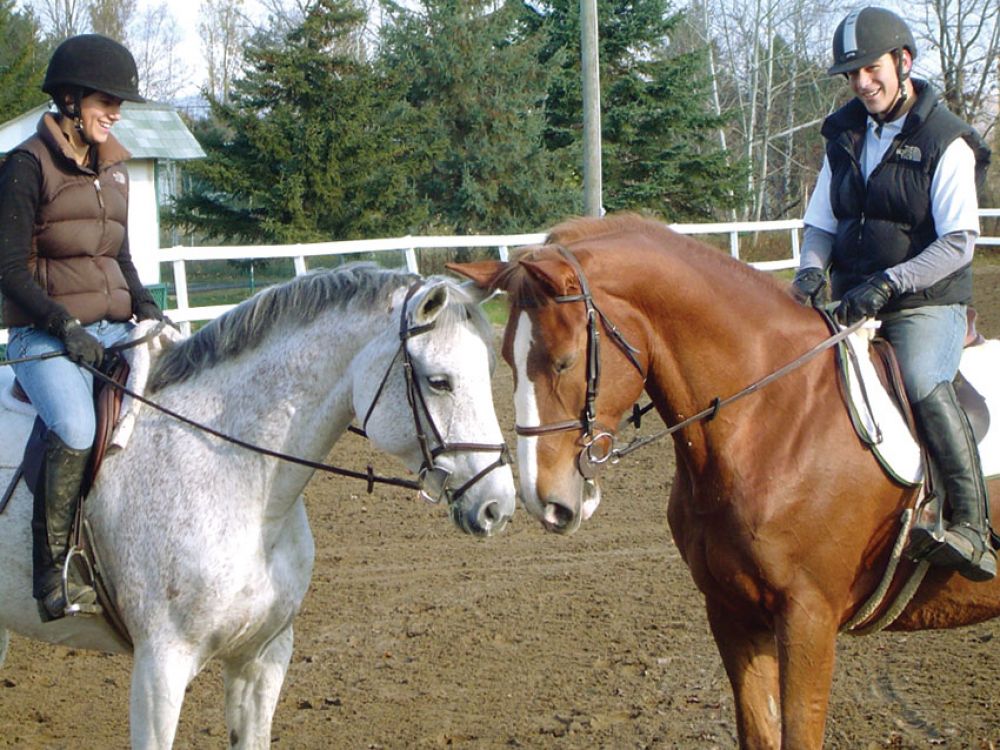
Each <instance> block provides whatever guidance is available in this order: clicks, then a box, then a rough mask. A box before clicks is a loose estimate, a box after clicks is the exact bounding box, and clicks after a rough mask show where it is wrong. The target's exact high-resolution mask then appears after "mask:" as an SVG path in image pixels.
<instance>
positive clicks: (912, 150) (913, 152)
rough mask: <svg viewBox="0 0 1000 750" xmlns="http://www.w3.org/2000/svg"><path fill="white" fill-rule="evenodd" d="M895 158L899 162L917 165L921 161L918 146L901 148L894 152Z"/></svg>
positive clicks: (921, 156)
mask: <svg viewBox="0 0 1000 750" xmlns="http://www.w3.org/2000/svg"><path fill="white" fill-rule="evenodd" d="M896 156H897V157H898V158H899V160H900V161H912V162H917V163H918V164H919V163H920V161H921V159H923V154H922V153H921V152H920V148H919V147H918V146H903V147H902V148H901V149H899V151H897V152H896Z"/></svg>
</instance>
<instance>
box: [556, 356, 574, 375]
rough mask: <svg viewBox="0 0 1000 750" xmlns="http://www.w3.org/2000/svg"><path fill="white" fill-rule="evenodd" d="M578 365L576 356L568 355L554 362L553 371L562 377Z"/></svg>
mask: <svg viewBox="0 0 1000 750" xmlns="http://www.w3.org/2000/svg"><path fill="white" fill-rule="evenodd" d="M575 363H576V354H575V353H573V354H566V355H564V356H562V357H556V358H555V359H553V360H552V370H553V371H554V372H555V374H556V375H562V374H563V373H564V372H566V371H567V370H568V369H570V368H571V367H572V366H573V365H574V364H575Z"/></svg>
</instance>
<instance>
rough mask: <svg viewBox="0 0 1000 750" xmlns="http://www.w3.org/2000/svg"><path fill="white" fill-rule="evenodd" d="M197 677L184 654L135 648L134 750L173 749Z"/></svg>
mask: <svg viewBox="0 0 1000 750" xmlns="http://www.w3.org/2000/svg"><path fill="white" fill-rule="evenodd" d="M195 673H196V666H195V662H194V659H193V657H192V656H191V655H190V654H188V653H186V652H184V651H180V650H177V649H170V648H156V647H155V646H154V645H151V644H149V643H148V642H147V643H141V644H140V643H137V644H135V655H134V659H133V666H132V688H131V693H130V696H129V722H130V724H131V737H132V750H159V749H160V748H163V749H164V750H166V749H167V748H170V747H172V746H173V743H174V735H175V734H176V733H177V721H178V720H179V719H180V715H181V704H182V703H183V702H184V691H185V690H186V689H187V686H188V683H189V682H190V681H191V679H192V678H193V677H194V675H195Z"/></svg>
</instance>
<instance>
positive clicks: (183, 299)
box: [0, 208, 1000, 343]
mask: <svg viewBox="0 0 1000 750" xmlns="http://www.w3.org/2000/svg"><path fill="white" fill-rule="evenodd" d="M979 215H980V217H981V218H1000V208H987V209H980V211H979ZM802 226H803V224H802V220H801V219H786V220H783V221H741V222H725V223H716V224H671V225H670V227H671V228H672V229H674V230H676V231H678V232H680V233H681V234H690V235H723V236H728V239H729V254H730V255H732V256H733V257H734V258H736V259H738V260H739V259H740V240H741V238H742V237H744V236H746V235H757V234H761V233H765V232H786V233H787V234H788V236H789V247H790V251H791V255H790V257H787V258H781V259H778V260H765V261H755V262H751V263H750V265H752V266H754V267H755V268H759V269H761V270H765V271H778V270H782V269H789V268H795V267H796V266H798V264H799V233H800V232H801V230H802ZM544 239H545V235H544V234H503V235H472V236H466V237H412V236H406V237H395V238H389V239H376V240H346V241H339V242H317V243H308V244H295V245H249V246H248V245H241V246H230V245H226V246H201V247H187V246H176V247H171V248H164V249H162V250H160V252H159V254H158V258H159V261H160V263H170V264H172V266H173V273H174V294H175V297H176V305H175V306H174V307H172V308H170V309H169V310H168V311H167V312H168V314H169V315H170V317H171V318H172V319H173V320H174V321H175V322H177V323H179V324H181V326H182V328H184V329H185V332H187V331H189V330H190V324H191V323H192V322H196V321H203V320H211V319H212V318H215V317H217V316H219V315H221V314H222V313H224V312H226V311H227V310H229V309H231V308H232V307H234V306H235V305H207V306H201V307H192V306H191V303H190V295H189V290H188V282H187V264H188V263H192V262H199V261H210V260H254V259H258V258H259V259H267V260H273V259H277V258H291V259H292V262H293V266H294V269H295V274H296V275H301V274H304V273H306V271H308V270H309V269H308V262H309V259H310V258H315V257H318V256H331V255H332V256H336V255H356V254H359V253H383V252H385V253H388V252H395V253H399V254H400V259H401V261H402V263H403V264H405V265H406V267H407V268H408V269H409V270H411V271H413V272H419V270H420V264H419V261H418V251H426V252H431V251H434V250H441V249H447V248H495V249H496V251H497V254H498V257H499V258H500V260H507V259H508V257H509V252H510V248H512V247H520V246H522V245H532V244H537V243H540V242H542V241H543V240H544ZM977 244H979V245H982V246H993V247H1000V237H994V236H982V237H980V238H979V240H978V243H977ZM6 342H7V331H6V330H3V329H0V343H6Z"/></svg>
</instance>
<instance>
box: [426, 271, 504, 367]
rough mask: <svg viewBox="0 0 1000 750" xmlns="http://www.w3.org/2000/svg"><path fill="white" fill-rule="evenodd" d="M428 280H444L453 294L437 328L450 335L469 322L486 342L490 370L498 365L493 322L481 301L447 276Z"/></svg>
mask: <svg viewBox="0 0 1000 750" xmlns="http://www.w3.org/2000/svg"><path fill="white" fill-rule="evenodd" d="M427 280H428V281H444V282H446V283H447V284H448V285H449V287H450V291H451V294H450V295H449V301H448V304H447V306H446V307H445V308H444V310H442V311H441V314H440V315H438V317H437V320H436V321H435V329H436V330H438V332H439V333H442V334H444V335H445V336H447V335H449V334H450V333H451V332H452V331H453V330H455V328H457V327H459V326H462V325H464V324H465V323H469V324H470V325H471V326H472V328H473V330H474V331H475V332H476V333H477V334H478V336H479V337H480V338H481V339H482V340H483V342H484V343H485V344H486V348H487V350H488V351H489V356H490V371H491V372H492V371H493V368H494V367H495V366H496V357H495V353H494V346H493V339H494V335H493V324H492V323H490V321H489V319H488V318H487V317H486V313H484V312H483V309H482V307H481V306H480V305H479V303H478V302H477V301H476V300H475V299H473V297H472V295H471V294H469V292H467V291H466V290H465V289H463V288H462V285H461V284H459V283H458V282H456V281H455V280H454V279H452V278H450V277H447V276H433V277H430V278H428V279H427Z"/></svg>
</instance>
